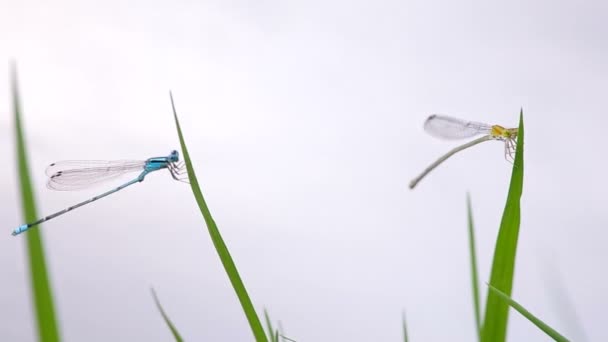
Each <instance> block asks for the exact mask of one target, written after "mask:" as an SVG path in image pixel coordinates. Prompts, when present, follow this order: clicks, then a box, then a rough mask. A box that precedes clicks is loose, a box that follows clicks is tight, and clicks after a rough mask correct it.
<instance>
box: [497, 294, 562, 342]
mask: <svg viewBox="0 0 608 342" xmlns="http://www.w3.org/2000/svg"><path fill="white" fill-rule="evenodd" d="M488 288H489V289H490V292H493V293H495V294H496V295H497V296H498V298H500V299H502V300H504V301H505V303H508V304H509V305H510V306H512V307H513V309H515V310H517V311H518V312H519V313H520V314H521V315H522V316H524V317H526V318H527V319H528V320H529V321H530V322H532V323H533V324H534V325H536V326H537V327H538V328H539V329H540V330H542V331H544V332H545V333H546V334H547V335H549V336H550V337H551V338H552V339H554V340H555V341H559V342H568V341H569V340H568V339H567V338H565V337H564V336H562V335H561V334H560V333H558V332H557V331H555V329H553V328H551V327H550V326H548V325H547V324H545V322H543V321H541V320H540V319H538V318H537V317H536V316H534V315H533V314H532V313H531V312H530V311H528V310H526V309H525V308H524V307H523V306H521V304H519V303H517V302H516V301H514V300H513V299H512V298H511V297H509V296H507V295H506V294H505V293H503V292H502V291H500V290H499V289H497V288H495V287H494V286H492V285H489V284H488Z"/></svg>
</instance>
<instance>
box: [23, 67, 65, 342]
mask: <svg viewBox="0 0 608 342" xmlns="http://www.w3.org/2000/svg"><path fill="white" fill-rule="evenodd" d="M11 90H12V97H13V111H14V118H15V144H16V146H17V167H18V174H19V184H20V188H21V200H22V203H21V205H22V208H23V214H24V215H23V216H24V219H25V221H26V222H31V221H34V220H36V219H37V218H38V214H37V213H36V203H35V200H34V191H33V188H32V182H31V179H30V173H29V166H28V157H27V153H26V150H27V148H26V142H25V134H24V132H23V124H22V122H21V103H20V99H19V89H18V85H17V71H16V67H15V66H14V65H13V66H12V80H11ZM25 240H26V243H27V253H28V261H29V269H30V286H31V291H32V297H33V304H34V312H35V314H36V323H37V326H38V341H41V342H56V341H59V340H60V336H59V326H58V322H57V315H56V314H55V305H54V301H53V294H52V291H51V284H50V280H49V273H48V270H47V267H46V259H45V256H44V255H45V253H44V243H43V241H42V236H41V234H40V230H39V229H32V230H30V231H29V232H27V234H25Z"/></svg>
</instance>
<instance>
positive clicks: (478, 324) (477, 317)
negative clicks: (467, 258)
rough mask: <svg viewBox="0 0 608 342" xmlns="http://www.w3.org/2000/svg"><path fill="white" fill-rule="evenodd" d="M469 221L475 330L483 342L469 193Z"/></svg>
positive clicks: (473, 227)
mask: <svg viewBox="0 0 608 342" xmlns="http://www.w3.org/2000/svg"><path fill="white" fill-rule="evenodd" d="M467 220H468V223H469V254H470V255H471V287H472V289H473V309H474V311H475V328H476V329H477V338H478V339H479V340H481V314H480V305H479V278H478V275H477V252H476V247H475V226H474V224H473V209H472V208H471V196H470V195H469V194H468V193H467Z"/></svg>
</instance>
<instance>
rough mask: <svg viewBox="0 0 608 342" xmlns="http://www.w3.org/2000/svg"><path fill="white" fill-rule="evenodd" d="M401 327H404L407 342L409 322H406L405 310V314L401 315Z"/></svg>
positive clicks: (405, 341)
mask: <svg viewBox="0 0 608 342" xmlns="http://www.w3.org/2000/svg"><path fill="white" fill-rule="evenodd" d="M401 328H402V329H403V341H404V342H407V341H408V338H407V324H405V311H404V312H403V315H402V316H401Z"/></svg>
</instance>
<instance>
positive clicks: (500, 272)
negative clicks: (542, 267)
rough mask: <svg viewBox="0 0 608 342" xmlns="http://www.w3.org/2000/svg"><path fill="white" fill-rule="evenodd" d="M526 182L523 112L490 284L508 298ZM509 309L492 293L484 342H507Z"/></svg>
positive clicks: (486, 316)
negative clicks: (521, 202)
mask: <svg viewBox="0 0 608 342" xmlns="http://www.w3.org/2000/svg"><path fill="white" fill-rule="evenodd" d="M523 182H524V120H523V110H522V111H521V112H520V115H519V132H518V136H517V150H516V155H515V161H514V163H513V171H512V173H511V185H510V186H509V193H508V195H507V203H506V205H505V210H504V212H503V215H502V221H501V222H500V230H499V232H498V238H497V239H496V247H495V249H494V259H493V261H492V272H491V275H490V285H492V286H494V287H496V288H497V289H499V290H501V291H502V292H504V293H506V294H507V295H509V296H510V295H511V290H512V288H513V274H514V270H515V254H516V251H517V238H518V236H519V223H520V199H521V193H522V189H523ZM508 318H509V306H508V305H507V303H505V302H504V301H503V300H502V299H500V298H499V297H498V295H496V293H494V292H491V291H488V297H487V300H486V313H485V317H484V320H483V326H482V329H481V340H482V341H484V342H503V341H505V338H506V334H507V323H508Z"/></svg>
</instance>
